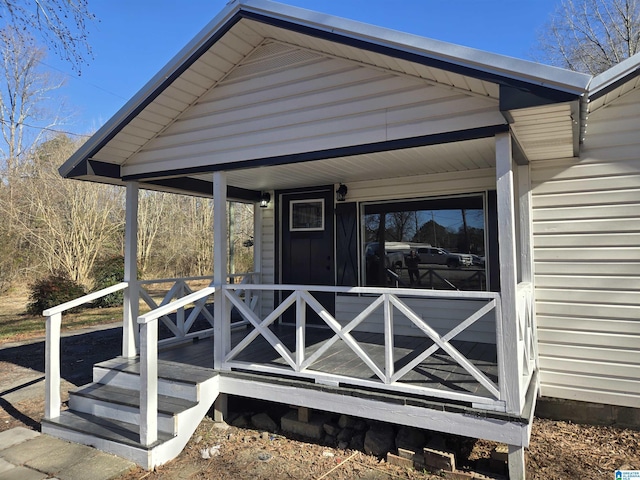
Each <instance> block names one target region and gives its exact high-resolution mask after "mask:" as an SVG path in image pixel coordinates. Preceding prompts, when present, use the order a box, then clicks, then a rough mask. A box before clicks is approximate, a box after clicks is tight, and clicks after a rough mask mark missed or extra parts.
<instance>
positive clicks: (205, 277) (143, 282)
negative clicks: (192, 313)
mask: <svg viewBox="0 0 640 480" xmlns="http://www.w3.org/2000/svg"><path fill="white" fill-rule="evenodd" d="M209 279H213V275H202V276H199V277H176V278H149V279H147V280H138V283H139V284H140V285H149V284H154V283H171V282H175V281H177V280H182V281H183V282H191V281H194V280H209Z"/></svg>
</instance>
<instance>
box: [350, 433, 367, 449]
mask: <svg viewBox="0 0 640 480" xmlns="http://www.w3.org/2000/svg"><path fill="white" fill-rule="evenodd" d="M349 448H350V449H351V450H364V433H357V434H355V435H354V436H353V437H351V441H350V442H349Z"/></svg>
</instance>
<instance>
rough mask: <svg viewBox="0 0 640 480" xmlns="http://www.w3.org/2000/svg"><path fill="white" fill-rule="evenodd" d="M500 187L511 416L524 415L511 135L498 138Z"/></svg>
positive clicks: (503, 344)
mask: <svg viewBox="0 0 640 480" xmlns="http://www.w3.org/2000/svg"><path fill="white" fill-rule="evenodd" d="M496 187H497V197H498V238H499V239H500V242H499V254H500V297H501V310H502V320H501V321H502V338H498V339H497V341H498V342H499V345H498V348H499V349H500V350H501V352H502V355H501V357H502V358H501V361H500V363H501V365H499V369H500V373H501V375H500V396H501V397H502V399H503V400H505V401H506V406H507V412H508V413H513V414H520V412H521V411H522V407H523V405H522V400H521V395H520V368H521V365H522V361H521V359H520V356H521V355H522V352H519V351H518V323H517V258H516V229H515V222H516V216H515V197H514V175H513V158H512V152H511V134H510V133H509V132H507V133H499V134H497V135H496Z"/></svg>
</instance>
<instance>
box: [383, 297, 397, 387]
mask: <svg viewBox="0 0 640 480" xmlns="http://www.w3.org/2000/svg"><path fill="white" fill-rule="evenodd" d="M393 346H394V338H393V306H392V305H391V303H390V302H389V294H385V295H384V373H385V377H386V383H391V377H393V375H394V374H395V371H394V362H393Z"/></svg>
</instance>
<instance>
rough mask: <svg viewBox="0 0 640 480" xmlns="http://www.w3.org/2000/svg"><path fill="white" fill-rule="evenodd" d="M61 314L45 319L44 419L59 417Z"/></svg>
mask: <svg viewBox="0 0 640 480" xmlns="http://www.w3.org/2000/svg"><path fill="white" fill-rule="evenodd" d="M61 324H62V314H61V313H56V314H54V315H51V316H50V317H47V323H46V337H45V338H46V341H45V356H44V361H45V365H44V379H45V380H44V383H45V389H44V391H45V400H44V418H46V419H52V418H58V417H59V416H60V404H61V401H62V400H61V398H60V325H61Z"/></svg>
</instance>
